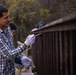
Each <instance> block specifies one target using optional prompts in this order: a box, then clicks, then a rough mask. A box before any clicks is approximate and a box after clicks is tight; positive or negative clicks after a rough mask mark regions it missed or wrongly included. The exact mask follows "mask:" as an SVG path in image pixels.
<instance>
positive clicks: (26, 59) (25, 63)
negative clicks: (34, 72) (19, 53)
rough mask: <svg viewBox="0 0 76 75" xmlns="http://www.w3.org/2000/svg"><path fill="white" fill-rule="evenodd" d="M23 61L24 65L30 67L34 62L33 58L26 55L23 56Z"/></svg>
mask: <svg viewBox="0 0 76 75" xmlns="http://www.w3.org/2000/svg"><path fill="white" fill-rule="evenodd" d="M21 62H22V65H23V66H24V67H29V66H30V65H31V64H32V60H31V59H30V58H28V57H26V56H23V57H22V58H21Z"/></svg>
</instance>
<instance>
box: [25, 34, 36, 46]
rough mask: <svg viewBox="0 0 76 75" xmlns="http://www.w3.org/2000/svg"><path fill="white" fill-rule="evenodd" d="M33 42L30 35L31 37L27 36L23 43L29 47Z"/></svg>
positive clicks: (33, 39) (32, 36) (33, 38)
mask: <svg viewBox="0 0 76 75" xmlns="http://www.w3.org/2000/svg"><path fill="white" fill-rule="evenodd" d="M34 42H35V35H34V34H32V35H29V36H28V37H27V38H26V40H25V42H24V43H25V44H26V45H27V46H31V45H32V44H33V43H34Z"/></svg>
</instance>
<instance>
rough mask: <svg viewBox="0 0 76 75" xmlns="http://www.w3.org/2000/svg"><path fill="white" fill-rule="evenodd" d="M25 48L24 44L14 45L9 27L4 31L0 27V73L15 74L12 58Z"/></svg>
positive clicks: (0, 74) (4, 74) (1, 74)
mask: <svg viewBox="0 0 76 75" xmlns="http://www.w3.org/2000/svg"><path fill="white" fill-rule="evenodd" d="M25 48H26V47H25V45H24V44H22V45H21V46H18V47H17V48H15V47H14V45H13V36H12V33H11V29H10V27H8V28H7V29H6V32H4V31H3V30H2V29H0V75H15V67H14V59H15V57H17V56H18V55H20V54H21V53H22V51H23V50H25Z"/></svg>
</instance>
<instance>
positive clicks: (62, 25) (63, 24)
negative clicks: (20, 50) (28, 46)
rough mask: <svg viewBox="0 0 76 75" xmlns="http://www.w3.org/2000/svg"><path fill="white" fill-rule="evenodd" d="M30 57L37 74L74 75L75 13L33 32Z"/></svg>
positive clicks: (75, 62) (75, 60)
mask: <svg viewBox="0 0 76 75" xmlns="http://www.w3.org/2000/svg"><path fill="white" fill-rule="evenodd" d="M33 33H34V34H35V35H37V34H39V35H38V36H36V41H35V43H34V44H33V46H32V57H33V60H34V64H35V66H36V70H37V74H38V75H76V14H75V13H74V14H71V15H68V16H66V17H63V18H60V19H58V20H56V21H53V22H51V23H49V24H47V25H45V26H43V27H42V28H40V29H38V30H35V31H34V32H33Z"/></svg>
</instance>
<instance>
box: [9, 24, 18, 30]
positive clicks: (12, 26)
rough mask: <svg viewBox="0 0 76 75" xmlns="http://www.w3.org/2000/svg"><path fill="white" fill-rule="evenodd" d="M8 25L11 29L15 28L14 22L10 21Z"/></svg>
mask: <svg viewBox="0 0 76 75" xmlns="http://www.w3.org/2000/svg"><path fill="white" fill-rule="evenodd" d="M9 26H10V28H11V30H17V27H16V25H15V24H14V23H10V24H9Z"/></svg>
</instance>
